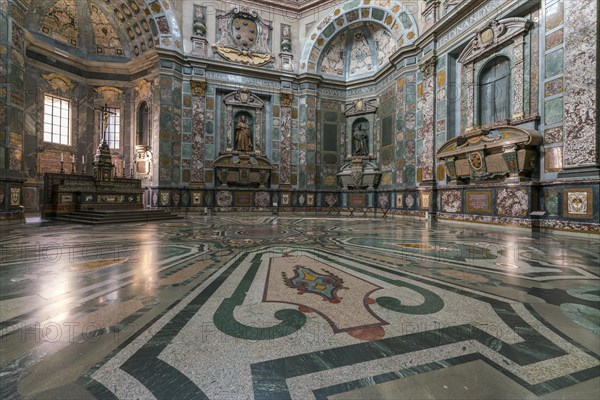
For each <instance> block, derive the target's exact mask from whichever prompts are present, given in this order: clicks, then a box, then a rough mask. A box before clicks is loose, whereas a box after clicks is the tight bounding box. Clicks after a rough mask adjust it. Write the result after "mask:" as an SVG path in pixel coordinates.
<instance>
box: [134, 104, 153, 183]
mask: <svg viewBox="0 0 600 400" xmlns="http://www.w3.org/2000/svg"><path fill="white" fill-rule="evenodd" d="M150 118H151V116H150V105H149V104H148V101H147V100H144V101H142V102H140V103H139V104H138V106H137V108H136V116H135V158H134V162H135V173H136V175H138V176H139V175H149V174H150V172H151V170H152V152H151V151H150V141H151V137H150V136H151V134H150Z"/></svg>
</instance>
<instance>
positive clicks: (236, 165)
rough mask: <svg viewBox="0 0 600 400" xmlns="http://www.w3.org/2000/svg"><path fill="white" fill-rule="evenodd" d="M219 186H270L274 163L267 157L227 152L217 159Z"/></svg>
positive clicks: (216, 167)
mask: <svg viewBox="0 0 600 400" xmlns="http://www.w3.org/2000/svg"><path fill="white" fill-rule="evenodd" d="M215 169H216V171H217V173H216V175H217V182H216V185H217V186H233V187H235V186H242V187H260V188H265V187H270V179H271V171H272V170H273V165H272V164H271V162H270V161H269V160H267V158H266V157H264V156H261V155H253V154H248V153H227V154H224V155H222V156H221V157H219V158H218V159H217V160H216V161H215Z"/></svg>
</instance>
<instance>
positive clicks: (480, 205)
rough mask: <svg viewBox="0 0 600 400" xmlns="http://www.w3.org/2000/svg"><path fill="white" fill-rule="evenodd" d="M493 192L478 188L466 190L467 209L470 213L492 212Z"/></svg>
mask: <svg viewBox="0 0 600 400" xmlns="http://www.w3.org/2000/svg"><path fill="white" fill-rule="evenodd" d="M492 195H493V192H492V191H491V190H477V191H467V192H465V199H466V207H465V208H466V211H467V212H468V213H485V214H491V213H492V210H493V206H494V205H493V203H492Z"/></svg>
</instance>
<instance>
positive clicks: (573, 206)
mask: <svg viewBox="0 0 600 400" xmlns="http://www.w3.org/2000/svg"><path fill="white" fill-rule="evenodd" d="M594 207H595V208H596V209H597V208H598V204H596V205H594V191H593V189H592V188H569V189H565V190H563V216H565V217H566V218H578V219H590V218H592V217H593V216H594ZM596 212H598V211H596Z"/></svg>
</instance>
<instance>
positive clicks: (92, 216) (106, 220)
mask: <svg viewBox="0 0 600 400" xmlns="http://www.w3.org/2000/svg"><path fill="white" fill-rule="evenodd" d="M181 218H182V217H180V216H178V215H177V214H173V213H170V212H166V211H163V210H86V211H74V212H71V213H68V214H63V215H59V216H58V217H56V218H54V220H55V221H63V222H73V223H80V224H88V225H99V224H121V223H127V222H148V221H164V220H169V219H181Z"/></svg>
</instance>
